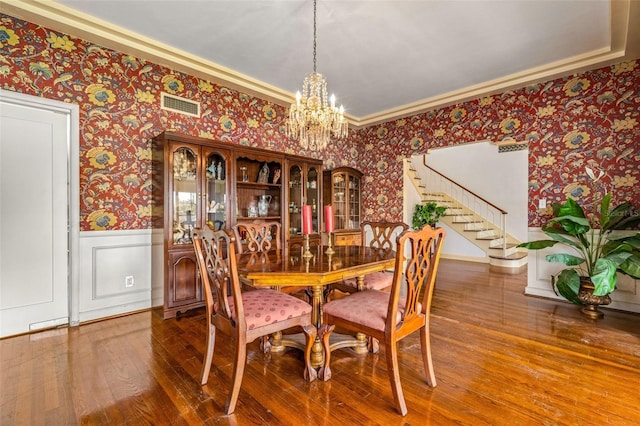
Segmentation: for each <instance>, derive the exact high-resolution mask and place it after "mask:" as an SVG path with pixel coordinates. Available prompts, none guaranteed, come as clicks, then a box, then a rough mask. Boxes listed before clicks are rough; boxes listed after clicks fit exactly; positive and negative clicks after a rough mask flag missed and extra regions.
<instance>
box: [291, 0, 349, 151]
mask: <svg viewBox="0 0 640 426" xmlns="http://www.w3.org/2000/svg"><path fill="white" fill-rule="evenodd" d="M335 104H336V98H335V96H334V95H331V98H330V99H328V98H327V82H326V80H325V79H324V77H323V76H322V74H319V73H318V72H316V0H314V1H313V72H312V73H311V74H307V76H306V77H305V78H304V82H303V85H302V93H300V92H297V93H296V101H295V103H293V104H291V107H290V108H289V121H288V122H287V136H289V137H297V138H298V140H299V141H300V145H301V146H302V147H303V148H305V149H310V150H312V151H315V150H321V149H324V148H326V146H327V143H328V142H329V139H330V138H331V135H333V136H334V137H336V138H338V139H340V138H343V137H346V136H347V134H348V130H349V128H348V123H347V121H346V120H345V118H344V108H343V107H342V105H341V106H340V108H337V107H336V105H335Z"/></svg>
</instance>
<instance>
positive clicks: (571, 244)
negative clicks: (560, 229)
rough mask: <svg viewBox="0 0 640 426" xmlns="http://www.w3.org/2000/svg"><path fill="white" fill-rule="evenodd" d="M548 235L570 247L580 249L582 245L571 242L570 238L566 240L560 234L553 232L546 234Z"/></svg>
mask: <svg viewBox="0 0 640 426" xmlns="http://www.w3.org/2000/svg"><path fill="white" fill-rule="evenodd" d="M546 234H547V236H548V237H549V238H551V239H552V240H555V241H557V242H559V243H561V244H566V245H568V246H571V247H576V248H578V247H580V244H579V243H577V242H576V241H573V240H570V239H569V238H565V237H563V236H562V235H560V234H554V233H553V232H546Z"/></svg>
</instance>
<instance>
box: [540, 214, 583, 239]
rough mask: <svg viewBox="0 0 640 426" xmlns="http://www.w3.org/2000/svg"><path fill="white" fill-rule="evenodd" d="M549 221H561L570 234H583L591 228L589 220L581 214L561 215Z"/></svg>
mask: <svg viewBox="0 0 640 426" xmlns="http://www.w3.org/2000/svg"><path fill="white" fill-rule="evenodd" d="M549 223H550V224H551V223H559V224H560V225H561V226H562V228H563V229H564V230H565V231H567V232H568V233H569V234H570V235H581V234H585V233H587V232H589V231H590V230H591V225H590V224H589V221H588V220H587V219H586V218H584V217H580V216H560V217H555V218H553V219H551V220H550V221H549Z"/></svg>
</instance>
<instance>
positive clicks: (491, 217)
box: [416, 155, 509, 254]
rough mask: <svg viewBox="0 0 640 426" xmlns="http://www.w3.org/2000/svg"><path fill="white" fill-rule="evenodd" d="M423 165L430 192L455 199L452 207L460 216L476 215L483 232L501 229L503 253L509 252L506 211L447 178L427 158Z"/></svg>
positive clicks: (425, 181) (424, 156)
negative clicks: (479, 219)
mask: <svg viewBox="0 0 640 426" xmlns="http://www.w3.org/2000/svg"><path fill="white" fill-rule="evenodd" d="M422 157H423V158H422V163H423V165H424V169H423V170H424V171H425V172H426V175H424V176H421V178H422V179H423V182H424V183H425V185H426V190H427V191H428V192H443V193H445V194H448V195H449V196H450V197H451V198H453V199H454V200H455V201H456V203H455V205H454V206H452V207H453V208H454V209H456V210H460V215H465V213H466V214H469V215H470V214H473V213H474V212H475V214H476V215H477V216H479V217H480V218H481V220H482V223H481V225H482V226H481V227H482V229H483V230H489V229H491V228H492V227H496V228H499V229H500V236H499V238H501V239H502V251H503V254H506V251H507V214H509V213H508V212H507V211H506V210H504V209H503V208H501V207H498V206H496V205H495V204H493V203H492V202H491V201H489V200H487V199H485V198H483V197H482V196H480V195H478V194H476V193H475V192H473V191H471V190H470V189H468V188H466V187H465V186H464V185H461V184H460V183H458V182H456V181H454V180H453V179H451V178H449V177H447V176H445V175H444V174H442V173H440V172H439V171H437V170H435V169H433V168H432V167H431V166H429V165H427V156H426V155H423V156H422ZM416 170H418V168H416Z"/></svg>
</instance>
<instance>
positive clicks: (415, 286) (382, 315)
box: [318, 225, 445, 416]
mask: <svg viewBox="0 0 640 426" xmlns="http://www.w3.org/2000/svg"><path fill="white" fill-rule="evenodd" d="M444 238H445V231H444V230H443V229H442V228H435V229H433V228H431V227H429V225H425V226H424V227H423V228H422V229H420V230H417V231H411V230H407V231H405V232H403V233H402V234H401V235H400V236H399V237H398V240H397V250H396V262H395V270H394V274H393V283H392V286H391V291H390V292H385V291H380V290H364V291H359V292H356V293H354V294H352V295H350V296H348V297H344V298H341V299H337V300H332V301H330V302H327V303H326V304H325V305H324V306H323V324H324V325H323V326H322V327H321V328H320V330H318V333H319V334H320V335H321V336H322V344H323V347H324V350H325V362H324V365H323V367H322V368H321V369H320V372H319V377H320V378H321V379H322V380H328V379H329V378H331V369H330V361H331V352H330V349H329V337H330V335H331V332H332V331H333V330H334V329H335V328H336V327H338V328H340V329H345V330H349V331H353V332H360V333H364V334H366V335H368V336H372V337H374V338H376V339H378V340H379V341H381V342H383V343H384V348H385V355H386V359H387V372H388V374H389V381H390V382H391V389H392V392H393V399H394V401H395V404H396V408H397V410H398V411H399V412H400V414H402V415H403V416H404V415H405V414H407V405H406V403H405V400H404V396H403V393H402V386H401V384H400V369H399V366H398V347H397V344H398V341H400V340H401V339H403V338H405V337H407V336H409V335H410V334H412V333H413V332H415V331H418V330H419V331H420V346H421V349H422V361H423V364H424V369H425V371H426V375H427V383H428V384H429V386H432V387H435V386H436V376H435V372H434V369H433V362H432V359H431V342H430V336H429V313H430V310H431V300H432V297H433V289H434V283H435V279H436V274H437V271H438V263H439V262H440V253H441V250H442V243H443V241H444ZM420 295H422V299H420Z"/></svg>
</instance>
